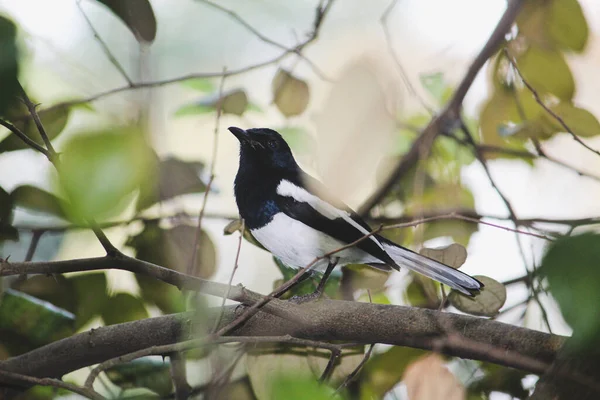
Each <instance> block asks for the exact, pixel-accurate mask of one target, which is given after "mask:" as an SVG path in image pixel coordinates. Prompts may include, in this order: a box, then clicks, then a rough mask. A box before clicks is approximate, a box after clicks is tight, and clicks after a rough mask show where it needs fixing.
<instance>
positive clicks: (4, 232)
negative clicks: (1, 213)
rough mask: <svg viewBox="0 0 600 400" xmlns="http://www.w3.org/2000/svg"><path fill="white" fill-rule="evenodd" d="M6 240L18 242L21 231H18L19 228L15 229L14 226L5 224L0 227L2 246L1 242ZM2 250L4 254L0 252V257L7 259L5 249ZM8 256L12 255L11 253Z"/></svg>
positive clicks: (1, 248)
mask: <svg viewBox="0 0 600 400" xmlns="http://www.w3.org/2000/svg"><path fill="white" fill-rule="evenodd" d="M5 240H10V241H13V242H16V241H17V240H19V231H18V230H17V228H15V227H14V226H11V225H5V224H2V225H0V244H1V242H3V241H5ZM0 250H2V252H0V257H6V256H5V255H3V253H4V248H3V247H0ZM7 254H10V253H7Z"/></svg>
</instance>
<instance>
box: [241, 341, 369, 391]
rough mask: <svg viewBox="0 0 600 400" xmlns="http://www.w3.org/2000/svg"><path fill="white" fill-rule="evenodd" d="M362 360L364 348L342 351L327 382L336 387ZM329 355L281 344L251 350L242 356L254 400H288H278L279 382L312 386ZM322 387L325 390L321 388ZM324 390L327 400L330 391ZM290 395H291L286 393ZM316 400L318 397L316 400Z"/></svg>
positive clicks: (312, 349) (319, 350) (321, 350)
mask: <svg viewBox="0 0 600 400" xmlns="http://www.w3.org/2000/svg"><path fill="white" fill-rule="evenodd" d="M363 357H364V346H358V347H353V348H345V349H343V350H342V353H341V355H340V358H339V359H338V361H337V363H336V365H335V367H334V370H333V373H332V375H331V378H330V382H332V384H333V385H335V384H339V383H341V382H342V380H343V379H345V378H346V376H348V374H350V373H351V372H352V371H353V370H354V369H355V368H356V366H357V365H358V364H359V363H360V362H361V361H362V359H363ZM329 358H330V352H329V351H328V350H323V349H315V348H307V347H304V346H288V345H284V344H266V345H262V346H255V347H253V348H252V349H251V351H250V352H249V353H248V354H247V356H246V370H247V371H248V377H249V378H250V384H251V385H252V389H253V391H254V394H255V395H256V398H257V399H259V400H262V399H289V398H290V396H289V395H288V396H280V393H281V392H280V391H279V390H280V389H278V388H276V387H275V386H274V385H277V383H276V382H277V381H278V380H279V379H284V380H285V379H287V377H291V376H293V377H295V378H296V379H300V380H302V381H304V382H315V384H317V380H318V378H319V376H320V375H321V374H322V372H323V371H324V370H325V367H326V365H327V363H328V361H329ZM322 386H323V387H325V388H326V387H327V386H325V385H322ZM330 390H331V389H327V392H326V393H329V394H328V397H327V398H329V399H331V397H329V396H331V394H332V391H330ZM290 394H291V393H290ZM298 395H299V396H302V397H293V398H299V399H311V400H312V399H313V397H304V396H305V395H310V396H314V395H315V394H314V393H313V392H311V391H305V392H303V391H300V393H298ZM317 398H318V397H317Z"/></svg>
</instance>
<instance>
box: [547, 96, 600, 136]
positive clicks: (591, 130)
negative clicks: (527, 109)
mask: <svg viewBox="0 0 600 400" xmlns="http://www.w3.org/2000/svg"><path fill="white" fill-rule="evenodd" d="M550 109H551V110H552V111H554V112H555V113H556V114H557V115H558V116H559V117H561V119H562V120H563V121H564V123H565V124H566V125H567V126H568V127H569V128H570V129H571V131H572V132H573V133H574V134H575V135H577V136H580V137H591V136H597V135H600V123H599V122H598V120H597V119H596V117H595V116H594V115H592V113H590V112H589V111H587V110H584V109H583V108H578V107H575V106H574V105H573V104H572V103H568V102H561V103H559V104H556V105H554V106H552V107H550ZM544 118H545V119H546V121H547V123H548V124H551V125H552V127H553V129H554V130H556V131H557V132H564V131H565V128H563V126H562V125H561V124H560V123H559V122H558V121H557V120H556V119H555V118H554V117H553V116H551V115H550V114H549V113H545V114H544Z"/></svg>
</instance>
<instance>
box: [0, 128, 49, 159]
mask: <svg viewBox="0 0 600 400" xmlns="http://www.w3.org/2000/svg"><path fill="white" fill-rule="evenodd" d="M0 125H2V126H3V127H5V128H6V129H8V130H9V131H11V132H12V133H13V134H15V135H16V136H17V137H18V138H19V139H21V140H22V141H23V142H24V143H25V144H26V145H28V146H29V147H31V148H32V149H34V150H37V151H39V152H40V153H42V154H43V155H45V156H46V157H48V158H50V153H49V152H48V150H46V149H45V148H44V147H42V146H40V145H39V144H37V143H36V142H34V141H33V140H31V139H30V138H29V136H27V135H26V134H25V133H23V131H21V130H20V129H19V128H17V127H16V126H14V125H13V124H11V123H10V122H8V121H5V120H3V119H0Z"/></svg>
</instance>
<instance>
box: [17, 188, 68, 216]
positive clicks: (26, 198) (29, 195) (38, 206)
mask: <svg viewBox="0 0 600 400" xmlns="http://www.w3.org/2000/svg"><path fill="white" fill-rule="evenodd" d="M11 196H12V198H13V200H14V202H15V204H16V205H17V206H19V207H23V208H25V209H27V210H30V211H37V212H42V213H46V214H51V215H54V216H57V217H60V218H66V217H65V213H64V212H63V203H64V200H61V199H59V198H58V197H56V196H55V195H53V194H52V193H48V192H46V191H45V190H42V189H40V188H37V187H35V186H30V185H23V186H19V187H17V188H16V189H14V190H13V191H12V193H11Z"/></svg>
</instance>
